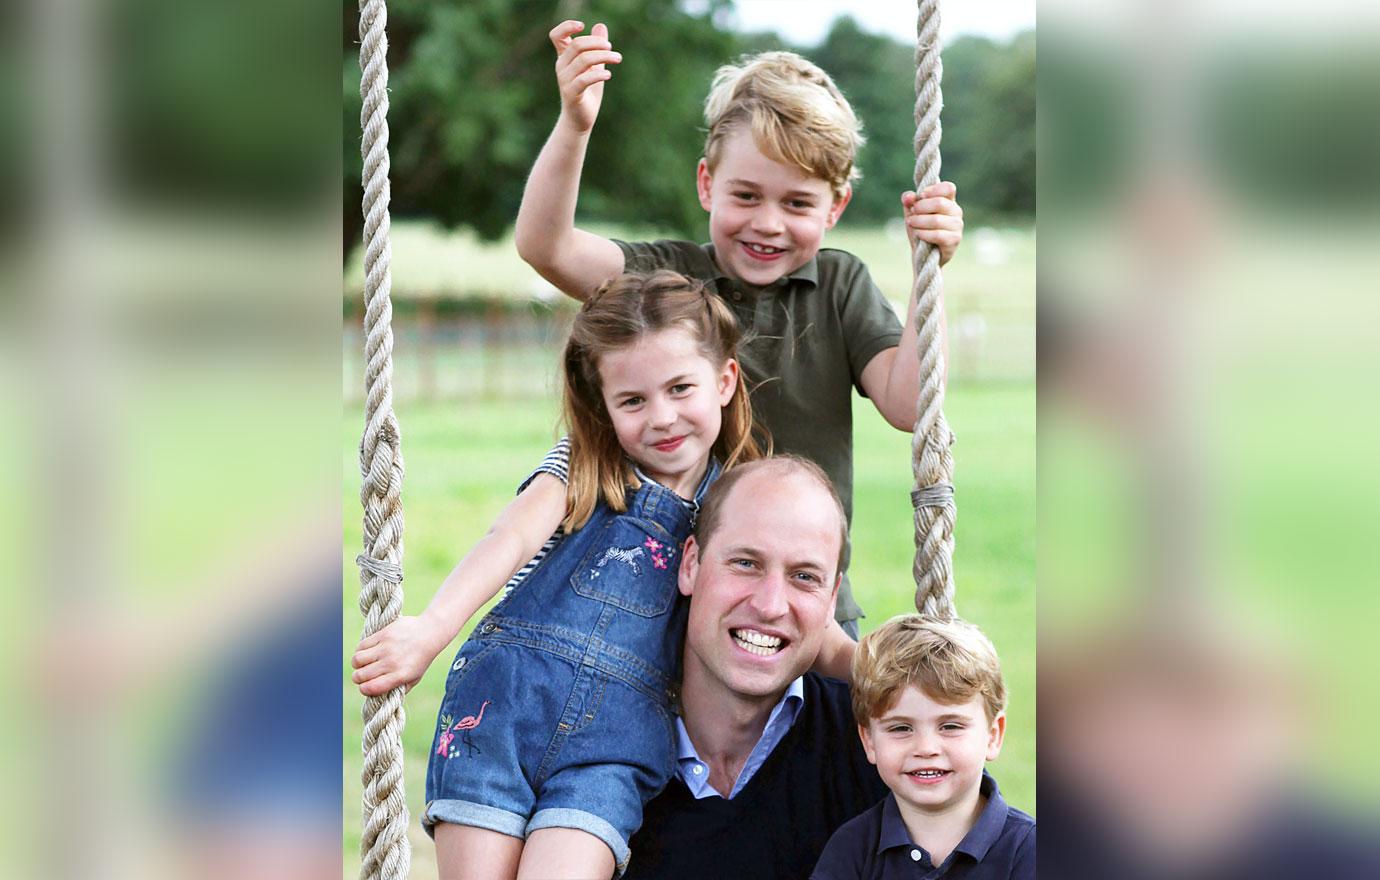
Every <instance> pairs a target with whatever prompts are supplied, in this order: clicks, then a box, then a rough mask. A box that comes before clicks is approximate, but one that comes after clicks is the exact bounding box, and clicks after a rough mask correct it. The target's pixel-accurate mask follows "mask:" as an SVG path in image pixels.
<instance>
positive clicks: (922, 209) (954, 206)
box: [910, 197, 963, 217]
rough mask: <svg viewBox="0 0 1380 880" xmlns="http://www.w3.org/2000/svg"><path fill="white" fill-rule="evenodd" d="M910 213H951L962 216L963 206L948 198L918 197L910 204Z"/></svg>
mask: <svg viewBox="0 0 1380 880" xmlns="http://www.w3.org/2000/svg"><path fill="white" fill-rule="evenodd" d="M910 212H911V213H912V214H951V215H953V216H954V217H962V216H963V208H962V207H960V206H959V204H958V202H955V201H954V200H953V199H950V198H942V197H936V198H924V199H919V200H918V201H916V202H914V203H912V204H911V206H910Z"/></svg>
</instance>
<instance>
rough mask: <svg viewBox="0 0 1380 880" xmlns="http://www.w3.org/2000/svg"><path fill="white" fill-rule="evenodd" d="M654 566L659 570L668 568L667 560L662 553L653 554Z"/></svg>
mask: <svg viewBox="0 0 1380 880" xmlns="http://www.w3.org/2000/svg"><path fill="white" fill-rule="evenodd" d="M652 565H654V566H656V567H657V568H665V567H666V559H665V557H663V556H662V555H661V554H660V553H653V554H652Z"/></svg>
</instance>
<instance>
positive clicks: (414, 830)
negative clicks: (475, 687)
mask: <svg viewBox="0 0 1380 880" xmlns="http://www.w3.org/2000/svg"><path fill="white" fill-rule="evenodd" d="M855 408H856V410H857V412H856V428H855V431H856V451H855V461H856V474H855V516H854V522H853V540H854V554H853V567H852V577H853V582H854V584H855V594H856V595H857V597H858V599H859V601H860V603H861V604H862V605H863V607H864V608H865V609H866V610H867V613H868V617H867V619H866V620H865V621H863V629H864V631H867V630H869V629H871V628H873V627H875V626H877V625H878V624H879V623H881V622H883V621H885V620H886V619H887V618H888V617H889V616H891V615H893V614H897V613H901V612H903V611H908V610H911V609H912V607H913V604H912V593H913V582H912V580H911V574H910V565H911V559H912V556H913V538H912V526H911V512H910V502H909V489H910V465H909V462H910V446H909V437H908V436H907V435H905V434H902V433H900V432H897V431H894V430H892V429H891V428H889V427H887V426H886V425H885V424H884V423H883V422H882V420H881V419H880V417H878V416H877V414H876V413H875V412H874V411H873V410H872V407H871V404H869V403H867V402H866V401H862V400H856V401H855ZM946 412H947V414H948V417H949V421H950V423H951V425H952V426H953V429H954V432H955V434H956V435H957V437H958V441H957V444H956V446H955V450H954V452H955V458H956V461H957V464H956V471H957V472H956V475H955V482H956V486H957V489H956V491H957V496H958V525H957V549H956V551H955V558H954V569H955V571H956V573H957V602H958V608H959V611H960V613H961V614H962V615H963V616H964V617H966V618H968V619H969V620H972V621H973V622H975V623H977V624H979V625H980V626H982V627H983V628H984V629H985V630H986V631H987V633H988V634H989V635H990V636H991V637H992V639H993V641H994V642H995V643H996V645H997V648H998V650H1000V651H1001V653H1002V658H1003V663H1004V666H1005V671H1006V677H1007V684H1008V688H1009V690H1010V694H1011V699H1010V704H1011V705H1010V711H1009V725H1008V730H1007V742H1006V747H1005V749H1004V751H1003V754H1002V757H1001V759H1000V760H999V761H998V762H997V763H996V764H995V765H994V767H993V772H994V774H995V775H996V776H997V777H998V779H999V780H1000V781H1001V784H1002V790H1003V792H1004V793H1005V794H1006V796H1007V798H1008V799H1009V800H1010V801H1011V802H1012V803H1014V804H1015V805H1017V806H1019V807H1021V808H1023V809H1026V810H1032V811H1033V809H1034V806H1035V388H1034V385H1033V383H1012V384H985V385H965V386H959V387H956V388H954V389H952V390H951V392H950V394H949V397H948V403H947V406H946ZM397 414H398V418H399V420H400V422H401V424H402V426H403V432H404V433H403V452H404V456H405V460H406V464H407V480H406V484H405V488H404V495H403V501H404V508H405V510H406V516H407V537H406V547H405V553H406V557H405V564H406V570H407V581H406V588H407V592H406V600H405V611H406V613H417V612H419V611H420V610H421V609H422V608H423V607H424V606H425V605H426V603H427V601H428V600H429V599H430V597H431V591H432V590H434V589H435V587H436V586H437V585H438V584H439V583H440V582H441V579H442V578H443V577H444V576H445V575H446V573H447V572H448V571H449V570H450V568H451V567H452V566H453V565H454V564H455V562H456V561H457V560H458V559H459V558H460V556H461V555H462V554H463V553H464V552H465V551H466V550H468V549H469V548H470V546H472V545H473V544H474V542H475V541H476V540H477V539H478V538H479V537H480V536H481V535H482V534H483V532H484V530H485V529H486V528H487V527H488V525H489V524H490V522H491V521H492V520H493V518H494V516H495V515H496V514H497V513H498V511H499V510H500V509H501V508H502V507H503V505H504V504H506V503H507V502H508V500H509V499H510V498H511V497H512V492H513V488H514V486H515V484H516V483H517V481H518V480H519V479H521V477H522V476H524V475H525V474H526V473H527V472H528V471H529V470H530V469H531V468H532V466H533V465H534V464H535V463H536V462H537V461H538V460H539V459H540V457H541V455H542V454H543V453H544V452H545V451H546V449H547V448H548V447H549V445H550V443H551V441H552V439H553V437H554V436H555V435H554V431H555V422H556V406H555V402H554V400H552V399H550V398H539V399H536V400H532V399H528V400H522V401H513V400H508V401H503V400H499V401H492V402H482V403H480V402H468V403H459V402H457V403H449V404H422V403H409V402H400V403H399V404H397ZM362 423H363V416H362V414H361V412H360V411H359V410H358V409H357V408H352V409H350V410H348V411H347V413H346V419H345V423H344V438H343V444H344V449H345V452H344V460H343V483H344V496H345V511H346V518H345V538H344V540H345V555H346V556H347V557H349V558H350V559H353V557H354V554H355V553H356V552H358V549H357V548H358V547H359V546H360V542H361V538H360V522H359V516H358V511H359V502H358V497H357V496H358V488H357V487H358V482H359V477H358V463H357V453H356V449H357V447H358V442H359V433H360V427H359V426H360V425H361V424H362ZM353 569H354V566H353V563H350V562H348V561H347V564H346V571H347V572H348V573H349V574H348V575H347V578H346V582H345V585H344V593H345V606H346V614H345V621H346V623H345V633H344V641H345V647H346V656H345V658H344V659H343V669H344V671H345V679H346V681H345V688H346V695H345V707H346V708H345V718H344V754H345V765H346V766H345V769H344V773H345V828H346V840H345V855H346V867H345V876H347V877H350V876H354V875H355V873H356V868H357V864H358V862H357V858H358V856H357V853H358V848H359V831H358V829H359V827H360V791H361V785H360V781H359V774H360V766H361V759H360V746H359V742H360V735H361V728H362V724H361V721H360V718H359V707H360V702H361V698H360V697H359V695H358V692H357V691H355V690H354V688H353V686H352V685H350V684H349V682H348V669H349V660H348V655H349V653H350V652H351V651H352V650H353V646H354V645H355V643H356V642H357V641H358V639H359V632H360V629H359V627H360V623H359V620H360V618H359V613H358V611H357V609H356V608H355V602H356V600H355V598H354V597H355V596H356V595H357V593H358V585H357V582H356V580H355V578H354V575H353ZM476 619H477V618H476ZM467 631H468V627H467ZM458 646H459V642H457V643H456V645H454V646H453V647H452V648H450V649H448V650H447V651H446V652H444V653H443V654H442V655H441V657H440V658H439V659H438V661H437V662H436V663H435V664H434V665H433V667H432V669H431V670H430V672H429V673H428V674H427V676H426V677H425V678H424V679H423V680H422V682H421V683H420V684H419V685H418V686H417V687H416V688H415V689H414V690H413V691H412V692H411V693H410V694H409V695H408V697H407V702H406V705H407V709H408V713H409V722H408V726H407V729H406V731H405V733H404V738H403V739H404V746H405V749H406V753H407V758H406V761H407V770H406V786H407V799H408V807H409V810H410V811H411V813H412V822H411V836H412V840H413V846H414V854H413V860H414V865H413V875H412V876H414V877H417V878H430V877H434V876H435V859H434V849H433V847H432V846H431V844H430V842H429V841H428V840H427V838H426V836H425V834H424V833H423V832H422V831H421V828H420V824H419V822H418V821H417V816H418V814H419V813H420V810H421V808H422V804H423V797H424V794H423V777H424V773H425V769H426V764H427V753H428V751H429V747H430V744H431V739H432V731H433V727H434V724H435V717H436V711H437V708H438V706H439V704H440V699H441V694H442V691H443V688H444V684H445V676H446V672H447V670H448V668H449V662H448V658H449V657H450V656H451V655H452V654H453V653H454V650H455V649H456V648H458Z"/></svg>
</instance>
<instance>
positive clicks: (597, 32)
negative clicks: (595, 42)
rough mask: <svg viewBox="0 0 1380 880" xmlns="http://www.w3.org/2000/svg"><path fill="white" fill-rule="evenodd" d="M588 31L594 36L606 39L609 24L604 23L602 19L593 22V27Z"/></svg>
mask: <svg viewBox="0 0 1380 880" xmlns="http://www.w3.org/2000/svg"><path fill="white" fill-rule="evenodd" d="M590 33H591V34H592V35H594V36H596V37H599V38H600V39H604V40H607V39H608V38H609V26H608V25H606V24H604V23H603V22H602V21H601V22H597V23H595V25H594V27H593V29H592V30H590Z"/></svg>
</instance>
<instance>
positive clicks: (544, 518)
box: [351, 473, 565, 697]
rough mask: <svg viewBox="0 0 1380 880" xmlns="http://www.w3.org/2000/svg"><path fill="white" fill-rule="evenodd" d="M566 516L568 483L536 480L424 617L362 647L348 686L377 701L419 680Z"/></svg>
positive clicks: (401, 622) (407, 620) (404, 621)
mask: <svg viewBox="0 0 1380 880" xmlns="http://www.w3.org/2000/svg"><path fill="white" fill-rule="evenodd" d="M564 516H565V484H564V483H562V482H561V481H560V480H559V479H557V478H556V477H554V476H552V475H551V474H547V473H541V474H538V475H537V476H536V477H534V478H533V479H532V482H531V483H529V484H528V486H527V488H526V489H524V490H523V491H522V493H521V494H519V495H518V497H517V498H515V499H513V502H512V503H511V504H509V505H508V506H507V507H506V508H504V510H503V512H502V513H501V514H499V516H498V519H497V520H495V521H494V524H493V525H492V526H491V527H490V528H489V531H488V533H487V534H486V535H484V537H483V538H481V539H480V541H479V543H477V544H475V545H474V548H473V549H472V550H470V552H469V553H466V554H465V558H463V559H461V560H460V562H459V563H458V564H457V565H456V566H455V568H454V569H452V570H451V573H450V574H449V575H447V576H446V579H445V580H444V581H442V582H441V586H440V588H439V589H437V591H436V595H435V596H434V597H433V598H432V600H431V603H430V604H429V605H427V607H426V610H425V611H423V612H422V613H421V615H420V616H417V617H407V616H404V617H399V618H398V619H397V620H395V621H393V622H392V623H390V624H389V625H388V626H386V627H384V628H383V629H381V630H379V631H378V632H376V633H374V634H373V635H372V636H370V637H369V638H367V639H364V640H363V641H361V642H360V643H359V647H358V648H357V649H356V650H355V655H354V658H353V659H352V660H351V664H352V665H353V666H354V668H355V672H354V674H353V675H352V676H351V680H353V681H354V682H355V684H358V685H359V690H360V693H362V694H364V695H365V696H366V697H372V696H378V695H380V694H385V693H387V692H388V691H390V690H392V689H393V688H395V687H397V686H398V685H405V686H407V687H409V688H410V687H412V685H414V684H416V683H417V682H418V681H420V680H421V678H422V676H423V675H424V674H425V673H426V670H427V667H428V666H430V665H431V661H433V660H435V659H436V655H437V654H439V653H441V652H442V651H444V650H445V648H446V646H447V645H449V644H450V643H451V641H452V640H454V639H455V637H456V635H458V634H459V632H460V630H461V628H462V627H464V625H465V622H466V621H468V620H469V619H470V618H471V617H473V616H474V614H475V612H477V611H478V610H479V609H480V608H482V607H484V603H486V602H488V601H489V600H490V599H492V598H493V597H494V595H495V594H497V593H498V591H499V589H500V588H502V586H503V585H504V584H506V583H507V582H508V581H509V579H511V578H512V576H513V575H514V574H516V573H517V572H518V569H520V568H521V567H522V566H523V565H524V564H525V563H526V562H527V561H528V560H529V559H531V558H532V557H533V556H535V555H536V553H537V551H538V550H540V549H541V546H542V544H544V543H546V540H547V539H548V538H550V537H551V535H552V534H554V533H555V531H556V528H557V527H558V526H559V525H560V524H561V519H562V518H563V517H564Z"/></svg>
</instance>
